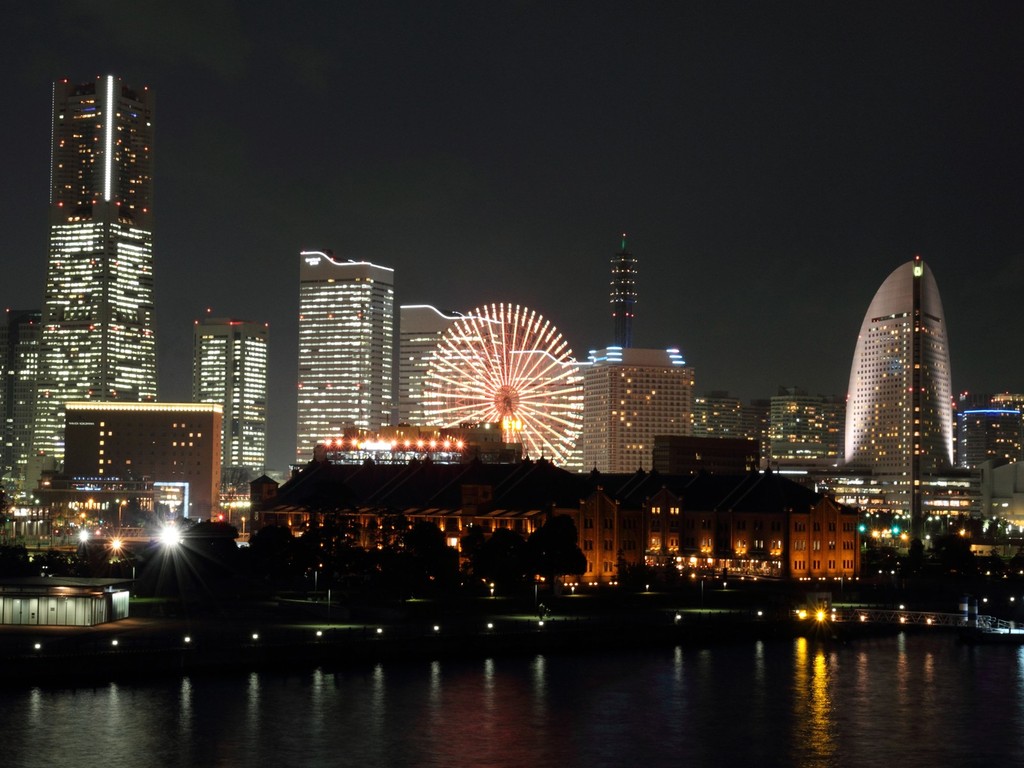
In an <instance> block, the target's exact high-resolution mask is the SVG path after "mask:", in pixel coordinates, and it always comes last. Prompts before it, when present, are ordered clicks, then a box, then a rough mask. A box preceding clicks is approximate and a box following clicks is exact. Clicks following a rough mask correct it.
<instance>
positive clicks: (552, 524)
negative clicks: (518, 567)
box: [527, 515, 587, 583]
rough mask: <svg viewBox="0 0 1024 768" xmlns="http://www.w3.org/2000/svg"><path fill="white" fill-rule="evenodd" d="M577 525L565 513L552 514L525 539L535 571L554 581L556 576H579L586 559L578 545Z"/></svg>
mask: <svg viewBox="0 0 1024 768" xmlns="http://www.w3.org/2000/svg"><path fill="white" fill-rule="evenodd" d="M577 542H578V538H577V531H576V524H575V523H574V522H573V521H572V518H571V517H569V516H568V515H555V516H554V517H552V518H550V519H549V520H548V521H547V522H546V523H544V525H542V526H541V527H540V528H538V529H537V530H536V531H534V532H533V533H532V534H531V535H530V538H529V539H528V540H527V547H528V551H529V554H530V561H531V567H532V571H533V573H534V574H536V575H538V576H543V577H544V578H545V579H548V580H549V581H550V582H551V583H554V579H555V576H566V575H569V574H573V575H580V574H583V573H584V572H585V571H586V570H587V558H586V556H585V555H584V554H583V552H582V550H581V549H580V548H579V544H578V543H577Z"/></svg>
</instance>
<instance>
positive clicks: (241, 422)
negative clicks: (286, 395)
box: [192, 318, 267, 476]
mask: <svg viewBox="0 0 1024 768" xmlns="http://www.w3.org/2000/svg"><path fill="white" fill-rule="evenodd" d="M192 350H193V356H192V400H193V402H196V403H218V404H220V405H221V406H223V409H224V420H223V429H224V434H223V439H222V440H221V461H222V464H223V467H224V468H225V469H230V470H246V471H248V473H251V474H253V475H254V476H255V474H258V473H260V472H262V471H263V469H264V467H265V465H266V456H267V325H266V323H254V322H251V321H249V320H233V319H228V318H204V319H203V320H197V321H196V323H195V326H194V328H193V331H192Z"/></svg>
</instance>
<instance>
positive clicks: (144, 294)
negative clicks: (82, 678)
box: [34, 75, 157, 462]
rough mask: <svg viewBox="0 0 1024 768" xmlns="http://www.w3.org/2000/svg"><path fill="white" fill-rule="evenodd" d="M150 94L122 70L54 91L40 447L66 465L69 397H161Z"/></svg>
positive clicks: (63, 84)
mask: <svg viewBox="0 0 1024 768" xmlns="http://www.w3.org/2000/svg"><path fill="white" fill-rule="evenodd" d="M153 130H154V128H153V98H152V94H150V93H149V91H148V90H147V89H146V88H141V89H136V88H131V87H129V86H128V85H127V84H126V83H124V81H122V80H120V79H118V78H117V77H115V76H113V75H107V76H104V77H99V78H96V79H95V80H93V81H89V82H85V83H71V82H69V81H66V80H65V81H62V82H59V83H56V84H55V85H54V90H53V132H52V136H53V143H52V147H51V168H50V179H51V184H50V235H49V261H48V266H47V274H46V295H45V305H44V308H43V320H42V322H43V326H42V346H41V365H40V384H39V390H38V392H39V394H38V401H37V406H36V425H35V436H34V444H35V449H36V451H37V452H40V453H42V454H44V455H46V456H49V457H51V458H52V460H53V461H54V462H59V461H60V460H61V459H62V458H63V455H64V436H63V426H64V404H65V403H66V402H68V401H70V400H76V401H82V400H97V401H120V402H146V401H153V400H155V399H156V395H157V378H156V339H155V336H154V324H153Z"/></svg>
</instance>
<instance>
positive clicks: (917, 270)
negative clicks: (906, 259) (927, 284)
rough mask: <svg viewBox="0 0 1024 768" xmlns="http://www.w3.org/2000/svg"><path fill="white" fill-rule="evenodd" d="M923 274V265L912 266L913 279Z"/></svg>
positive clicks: (918, 263) (919, 263)
mask: <svg viewBox="0 0 1024 768" xmlns="http://www.w3.org/2000/svg"><path fill="white" fill-rule="evenodd" d="M923 274H924V265H923V264H921V262H917V263H915V264H914V277H920V276H921V275H923Z"/></svg>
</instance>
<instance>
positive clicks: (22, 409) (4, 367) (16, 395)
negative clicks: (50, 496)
mask: <svg viewBox="0 0 1024 768" xmlns="http://www.w3.org/2000/svg"><path fill="white" fill-rule="evenodd" d="M40 320H41V314H40V312H39V310H38V309H29V310H7V314H6V317H5V318H4V322H3V324H0V419H2V420H3V421H2V422H0V465H2V466H0V471H2V472H3V479H4V482H5V484H6V485H8V486H13V487H16V488H22V487H24V480H25V469H26V466H27V463H28V458H29V455H30V453H31V450H32V428H33V424H34V422H35V413H36V389H37V388H38V386H39V381H38V379H39V337H40V328H41V322H40Z"/></svg>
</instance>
